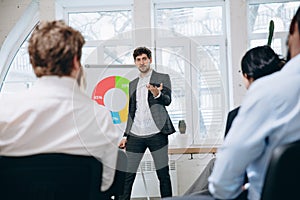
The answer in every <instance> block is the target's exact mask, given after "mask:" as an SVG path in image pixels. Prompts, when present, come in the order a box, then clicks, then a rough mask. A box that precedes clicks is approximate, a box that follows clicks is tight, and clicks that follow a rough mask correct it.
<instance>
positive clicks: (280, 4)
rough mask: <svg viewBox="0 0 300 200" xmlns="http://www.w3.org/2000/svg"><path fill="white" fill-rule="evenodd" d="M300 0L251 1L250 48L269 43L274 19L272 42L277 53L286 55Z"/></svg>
mask: <svg viewBox="0 0 300 200" xmlns="http://www.w3.org/2000/svg"><path fill="white" fill-rule="evenodd" d="M299 5H300V1H274V0H273V1H268V2H266V1H264V2H261V1H259V2H258V1H250V2H249V5H248V10H249V11H248V18H249V20H248V28H249V40H250V48H252V47H255V46H260V45H266V44H267V38H268V34H269V23H270V21H271V20H273V21H274V36H273V40H272V43H271V46H272V48H273V49H274V50H275V52H276V53H278V54H279V55H282V56H286V52H287V49H286V40H287V34H288V30H289V26H290V23H291V19H292V17H293V16H294V14H295V13H296V11H297V9H298V7H299Z"/></svg>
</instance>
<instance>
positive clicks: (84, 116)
mask: <svg viewBox="0 0 300 200" xmlns="http://www.w3.org/2000/svg"><path fill="white" fill-rule="evenodd" d="M84 42H85V41H84V38H83V36H82V35H81V34H80V32H78V31H76V30H74V29H73V28H71V27H69V26H67V25H66V24H65V23H64V22H63V21H51V22H41V23H40V24H39V25H37V27H36V28H35V30H34V31H33V33H32V36H31V37H30V40H29V46H28V50H29V56H30V63H31V64H32V67H33V70H34V72H35V74H36V76H37V77H38V80H37V81H36V82H35V84H34V85H33V86H32V88H30V89H29V90H27V91H24V92H18V93H14V94H1V96H0V110H1V115H0V155H5V156H27V155H34V154H41V153H66V154H74V155H87V156H94V157H96V158H98V159H100V160H101V162H102V163H103V175H102V185H101V190H102V191H104V190H107V189H108V188H109V187H110V185H111V184H112V182H113V177H114V173H115V167H116V160H117V151H118V140H119V137H118V131H117V129H116V127H115V126H114V125H113V122H112V119H111V116H110V113H109V111H108V110H107V109H105V108H104V107H101V106H100V105H98V104H97V103H96V102H94V101H92V100H91V99H90V98H89V97H88V96H86V95H85V94H84V93H83V92H81V90H80V88H79V86H78V84H77V78H78V74H79V72H80V71H81V64H80V58H81V51H82V46H83V44H84ZM99 190H100V188H99Z"/></svg>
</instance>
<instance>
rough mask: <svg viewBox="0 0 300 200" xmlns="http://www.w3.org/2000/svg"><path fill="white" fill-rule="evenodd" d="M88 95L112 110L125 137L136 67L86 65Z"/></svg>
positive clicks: (114, 118) (115, 120) (115, 122)
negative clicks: (131, 84) (130, 91)
mask: <svg viewBox="0 0 300 200" xmlns="http://www.w3.org/2000/svg"><path fill="white" fill-rule="evenodd" d="M84 71H85V75H86V83H87V86H86V93H87V95H88V96H90V97H91V99H93V100H95V101H96V102H97V103H98V104H100V105H103V106H105V107H106V108H108V110H110V113H111V116H112V119H113V123H114V124H115V125H116V126H118V128H119V130H120V132H121V133H120V134H121V135H123V132H124V130H125V126H126V122H127V117H128V103H129V95H128V90H129V82H130V81H132V80H133V79H135V78H136V77H137V76H138V73H139V71H138V69H137V68H136V66H135V65H85V69H84Z"/></svg>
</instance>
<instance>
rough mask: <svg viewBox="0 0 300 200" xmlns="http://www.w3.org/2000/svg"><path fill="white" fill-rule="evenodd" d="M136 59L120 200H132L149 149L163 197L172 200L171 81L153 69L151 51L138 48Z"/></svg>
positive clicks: (124, 144) (130, 92) (135, 51)
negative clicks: (126, 162)
mask: <svg viewBox="0 0 300 200" xmlns="http://www.w3.org/2000/svg"><path fill="white" fill-rule="evenodd" d="M133 58H134V63H135V65H136V67H137V68H138V70H139V71H140V74H139V76H138V77H137V78H136V79H134V80H133V81H131V82H130V83H129V95H130V99H129V112H128V121H127V125H126V129H125V133H124V137H123V139H122V140H121V142H120V144H119V146H120V148H125V149H126V153H127V155H128V168H127V173H126V179H125V186H124V194H123V195H122V196H121V197H120V199H122V200H129V199H130V196H131V191H132V185H133V182H134V179H135V177H136V172H137V169H138V166H139V164H140V162H141V159H142V158H143V155H144V153H145V151H146V149H147V148H149V150H150V152H151V155H152V158H153V160H154V164H155V168H156V174H157V177H158V179H159V183H160V193H161V197H170V196H172V187H171V179H170V174H169V165H168V160H169V159H168V135H169V134H172V133H174V132H175V129H174V126H173V124H172V122H171V119H170V117H169V115H168V112H167V110H166V106H168V105H170V103H171V101H172V99H171V81H170V77H169V75H168V74H162V73H158V72H156V71H154V70H153V69H152V68H151V66H150V64H151V63H152V56H151V51H150V50H149V49H148V48H146V47H138V48H136V49H135V50H134V52H133Z"/></svg>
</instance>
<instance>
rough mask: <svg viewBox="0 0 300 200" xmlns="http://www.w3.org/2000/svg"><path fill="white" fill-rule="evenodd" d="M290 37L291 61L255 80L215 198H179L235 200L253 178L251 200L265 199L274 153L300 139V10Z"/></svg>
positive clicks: (214, 177)
mask: <svg viewBox="0 0 300 200" xmlns="http://www.w3.org/2000/svg"><path fill="white" fill-rule="evenodd" d="M294 18H295V20H293V21H292V23H291V28H290V33H289V42H288V44H289V51H290V55H291V59H290V61H289V62H287V63H286V64H285V66H284V68H283V69H282V70H280V72H277V73H274V74H271V75H269V76H266V77H264V78H260V79H259V80H257V81H255V82H253V83H252V84H251V87H249V89H248V91H247V94H246V97H245V99H244V101H243V103H242V105H241V107H240V109H239V112H238V115H237V116H236V118H235V119H234V121H233V123H232V126H231V128H230V130H229V132H228V135H227V136H226V139H225V141H224V143H223V145H222V146H221V147H220V148H219V149H218V153H217V158H216V161H215V165H214V168H213V171H212V174H211V176H210V177H209V179H208V181H209V191H210V193H211V194H212V195H213V197H210V196H208V195H198V196H185V197H178V198H174V199H177V200H179V199H197V200H204V199H214V198H215V199H235V198H236V197H237V196H238V195H240V194H241V193H242V191H243V190H244V186H243V184H244V173H245V171H246V172H247V176H248V179H249V183H248V184H247V185H248V186H249V188H248V199H250V200H259V199H260V197H261V192H262V188H263V184H264V178H265V175H266V171H267V167H268V164H269V160H270V158H271V155H272V151H273V150H274V148H276V147H277V146H280V145H283V144H287V143H291V142H294V141H297V140H300V134H299V130H300V123H299V121H300V112H299V105H300V98H299V96H300V66H299V63H300V26H299V25H300V7H299V8H298V10H297V12H296V14H295V16H294Z"/></svg>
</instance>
